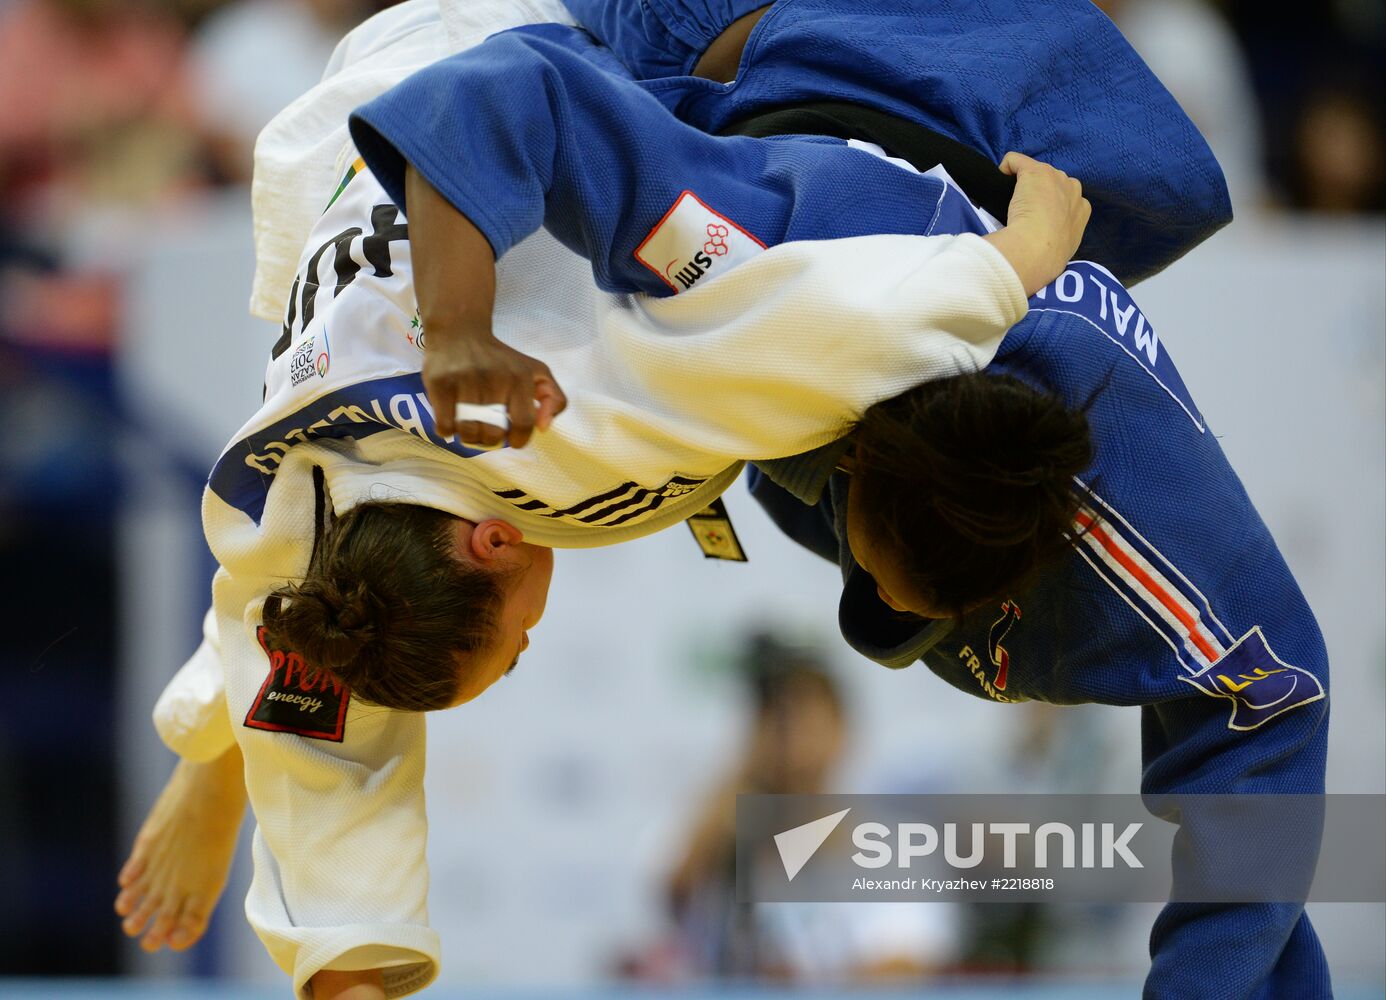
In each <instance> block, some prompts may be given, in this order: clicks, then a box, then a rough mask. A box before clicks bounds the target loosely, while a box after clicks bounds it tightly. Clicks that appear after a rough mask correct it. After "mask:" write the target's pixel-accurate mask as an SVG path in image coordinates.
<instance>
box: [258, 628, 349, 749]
mask: <svg viewBox="0 0 1386 1000" xmlns="http://www.w3.org/2000/svg"><path fill="white" fill-rule="evenodd" d="M255 638H256V639H258V640H259V642H260V647H261V648H262V649H264V651H265V655H266V656H268V657H269V664H270V671H269V676H268V677H266V678H265V683H264V684H262V685H261V686H260V693H259V694H258V695H256V696H255V703H254V704H252V705H251V706H250V711H249V712H248V713H247V714H246V717H245V724H246V725H247V726H248V727H250V728H251V729H266V730H269V731H270V732H274V733H296V734H297V735H299V736H307V737H310V738H311V739H315V740H331V741H332V742H333V743H340V742H342V735H343V734H344V733H345V732H346V713H347V705H348V703H349V702H350V701H351V689H350V688H348V687H347V686H346V685H345V684H343V683H342V682H341V681H339V680H338V679H337V678H336V677H334V676H332V674H331V673H329V672H328V671H326V670H319V669H318V668H317V667H314V666H310V665H309V664H307V663H305V662H304V660H303V657H302V656H300V655H299V654H298V653H294V652H291V651H288V650H283V649H272V648H271V647H270V644H269V640H268V639H267V638H266V636H265V627H264V626H263V625H261V626H260V627H259V628H258V629H256V630H255Z"/></svg>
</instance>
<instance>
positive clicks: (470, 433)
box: [457, 420, 505, 448]
mask: <svg viewBox="0 0 1386 1000" xmlns="http://www.w3.org/2000/svg"><path fill="white" fill-rule="evenodd" d="M457 440H458V441H460V442H461V443H462V444H466V445H471V446H473V447H480V448H495V447H497V446H499V445H501V444H504V443H505V429H504V428H502V427H497V426H496V425H495V424H488V423H485V422H484V421H481V420H463V421H462V422H461V423H459V424H458V425H457Z"/></svg>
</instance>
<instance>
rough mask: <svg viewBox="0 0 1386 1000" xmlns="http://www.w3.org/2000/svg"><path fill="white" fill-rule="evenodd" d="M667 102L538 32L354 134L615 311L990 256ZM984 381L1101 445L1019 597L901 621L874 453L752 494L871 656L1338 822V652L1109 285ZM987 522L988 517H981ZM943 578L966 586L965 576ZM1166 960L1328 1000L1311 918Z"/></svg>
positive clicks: (830, 175) (827, 168) (1094, 271)
mask: <svg viewBox="0 0 1386 1000" xmlns="http://www.w3.org/2000/svg"><path fill="white" fill-rule="evenodd" d="M655 89H657V88H655ZM650 91H651V88H650V86H649V85H645V86H642V85H640V84H638V83H636V82H634V81H632V80H631V79H630V77H629V72H628V70H626V69H625V67H624V66H622V65H620V64H619V63H617V62H616V61H615V60H614V59H613V57H612V56H611V55H610V53H609V52H607V51H606V50H605V49H601V48H598V47H594V46H593V45H592V44H591V42H590V40H589V39H587V38H586V37H585V36H583V35H581V34H580V33H576V32H573V31H571V30H568V29H561V28H558V27H556V26H546V27H537V28H526V29H519V30H517V31H515V32H510V33H506V34H503V35H499V36H496V37H495V38H493V39H491V40H490V41H488V42H487V43H486V44H485V45H483V46H480V47H478V48H477V49H474V50H471V51H469V52H467V53H464V54H462V55H460V56H457V57H454V58H452V59H449V60H445V61H444V62H441V63H439V64H436V65H435V66H434V67H431V68H430V69H427V70H425V71H423V72H422V73H420V74H418V75H417V76H415V77H412V78H411V79H410V80H408V81H406V82H405V83H404V84H402V85H401V86H399V87H397V88H396V89H395V90H393V91H391V92H390V93H388V94H386V95H385V96H383V97H381V98H379V99H378V100H376V101H374V102H372V103H371V104H369V105H367V106H365V107H364V108H363V109H361V110H360V111H359V112H358V113H357V115H356V116H355V117H354V118H353V123H352V130H353V136H354V138H355V140H356V142H357V145H358V147H359V149H360V151H361V153H362V155H363V156H364V157H365V159H366V160H367V162H368V164H369V165H370V167H371V169H372V170H373V171H374V172H375V173H376V174H377V175H378V176H379V178H380V179H381V181H382V183H383V185H384V186H385V188H386V190H387V191H388V192H389V193H390V195H391V196H392V197H393V198H395V199H397V200H399V202H400V204H401V205H403V204H404V197H405V178H406V171H407V168H408V166H410V165H412V167H413V168H414V169H415V170H417V172H418V173H419V174H420V175H422V176H423V177H424V178H425V179H426V180H427V182H428V183H429V184H430V185H431V186H432V187H433V188H434V189H436V191H437V192H439V193H441V194H442V195H443V196H444V197H445V198H446V199H447V201H448V202H450V203H451V204H452V205H453V206H454V207H455V208H456V209H457V210H458V211H460V212H461V213H462V214H463V215H464V216H466V217H467V218H468V219H469V220H470V221H471V223H473V224H474V225H475V227H476V228H477V229H478V230H480V231H481V232H482V233H483V234H484V235H485V237H486V239H487V240H488V241H489V242H490V244H491V248H492V249H493V250H494V253H495V255H496V256H497V257H499V256H502V255H504V254H505V253H506V252H507V250H508V249H509V248H510V247H512V246H514V245H515V243H516V242H518V241H519V240H520V239H522V238H523V237H524V236H525V235H527V234H528V233H530V232H532V231H533V230H534V229H536V228H537V227H538V226H540V225H544V226H546V227H547V228H548V229H549V230H550V231H551V232H552V233H553V234H554V235H555V236H557V237H558V238H559V239H560V240H561V241H563V242H564V243H565V244H567V245H568V246H569V247H571V248H572V249H574V250H575V251H577V252H579V253H581V254H583V255H585V256H586V257H588V258H589V259H590V260H591V262H592V267H593V272H594V276H595V278H596V280H597V283H598V284H599V285H600V286H601V287H602V288H604V289H606V290H608V291H613V292H624V293H633V292H643V293H645V294H648V295H654V296H663V295H669V294H679V293H682V292H684V291H686V290H688V289H690V288H696V287H700V286H703V287H705V286H706V284H707V283H710V282H712V281H715V280H716V277H717V276H718V274H719V272H721V271H724V270H726V269H727V268H730V267H733V266H736V264H737V263H738V262H739V261H741V260H743V259H746V257H748V256H750V255H754V254H755V253H757V252H758V250H759V248H761V247H764V246H770V245H774V244H777V243H781V242H785V241H790V240H800V239H823V238H835V237H844V236H854V235H861V234H868V233H902V234H916V235H931V234H938V233H965V232H972V233H982V232H986V231H987V229H988V224H987V221H986V220H985V218H984V217H983V216H982V215H981V214H980V213H979V212H978V211H977V210H976V209H975V208H974V206H973V205H972V203H971V202H970V201H969V199H968V198H967V197H965V196H964V195H963V194H962V193H961V192H960V191H959V189H958V188H957V187H956V186H954V185H953V184H952V183H951V182H950V180H949V179H948V178H947V177H946V176H944V175H942V174H940V173H939V172H938V171H933V172H931V173H926V174H924V175H921V174H918V173H915V172H912V171H910V170H908V169H906V168H905V167H903V166H902V165H899V164H896V163H892V162H889V161H887V160H886V159H883V158H881V157H879V156H876V155H873V154H872V153H871V152H869V151H867V150H865V149H861V148H856V149H854V148H851V147H850V146H849V145H848V144H847V143H845V142H843V141H841V140H840V139H834V138H826V137H821V136H818V137H804V136H782V137H777V138H772V139H750V138H745V137H720V138H719V137H713V136H710V135H707V134H705V133H703V132H700V131H698V130H696V129H694V128H691V127H689V126H687V125H685V124H683V123H680V122H679V121H677V120H676V119H674V118H673V117H672V116H671V115H670V114H669V113H668V109H667V107H666V106H665V104H664V103H662V101H661V100H660V99H657V96H656V95H652V94H651V92H650ZM921 166H927V165H921ZM404 207H405V208H406V211H407V210H408V206H407V205H405V206H404ZM1163 210H1164V211H1173V209H1172V208H1171V207H1170V203H1169V202H1166V203H1165V208H1164V209H1163ZM1118 249H1120V250H1123V251H1126V252H1127V257H1126V258H1125V260H1124V261H1123V267H1122V270H1124V271H1126V272H1127V273H1129V274H1135V275H1137V276H1139V275H1140V274H1142V273H1146V272H1148V271H1149V270H1151V269H1152V268H1153V267H1156V266H1158V262H1157V261H1151V260H1147V261H1145V262H1144V263H1142V262H1141V261H1140V260H1139V259H1138V258H1139V256H1140V254H1139V252H1138V251H1139V250H1140V248H1133V247H1129V246H1126V245H1125V244H1122V245H1121V246H1120V247H1119V248H1118ZM1132 254H1134V255H1135V257H1136V258H1137V259H1135V260H1133V259H1132ZM844 334H845V335H850V331H844ZM430 339H431V338H430ZM824 363H825V364H831V359H830V358H825V359H824ZM985 377H986V378H991V379H1002V380H1005V382H1006V384H1007V385H1018V386H1020V387H1022V388H1027V391H1030V392H1034V393H1041V394H1050V395H1052V396H1053V397H1057V399H1058V400H1059V401H1061V403H1062V404H1063V408H1064V410H1065V412H1068V413H1085V416H1086V422H1087V426H1088V428H1089V430H1090V435H1091V445H1092V451H1091V455H1090V458H1089V459H1087V460H1085V462H1084V464H1083V466H1081V467H1080V468H1079V469H1077V470H1075V471H1076V472H1077V474H1076V475H1075V476H1074V477H1073V478H1072V481H1071V483H1069V481H1068V480H1067V479H1065V482H1066V483H1068V487H1067V488H1069V489H1071V490H1072V493H1073V494H1074V496H1075V497H1076V498H1077V502H1076V511H1075V513H1074V514H1073V516H1072V522H1071V523H1070V524H1069V525H1068V526H1067V528H1068V539H1069V541H1068V544H1066V545H1065V546H1064V547H1063V551H1062V555H1061V556H1060V557H1059V558H1058V559H1057V561H1054V562H1052V563H1050V564H1049V565H1047V566H1046V567H1045V568H1044V569H1043V570H1042V572H1040V573H1039V574H1038V575H1031V576H1028V577H1027V578H1026V579H1025V580H1024V581H1023V583H1021V584H1018V585H1017V586H1016V587H1015V588H1014V589H1010V588H1007V589H1005V590H1004V591H1002V592H999V593H991V594H988V596H987V598H986V599H985V600H982V601H976V602H970V603H969V605H968V606H966V607H952V608H950V609H939V610H940V613H937V614H911V613H901V611H900V608H902V607H903V608H905V609H906V612H909V611H921V610H923V611H927V610H930V609H928V608H920V607H919V605H920V603H921V602H920V601H918V600H912V599H910V597H908V596H903V595H905V593H906V591H905V589H904V588H905V587H906V586H908V584H904V585H902V584H900V583H899V581H902V580H906V581H908V580H909V579H911V577H910V576H909V573H908V572H906V568H902V567H901V566H900V565H899V564H898V558H899V553H898V552H895V551H892V548H891V546H890V545H889V544H887V543H886V542H885V541H884V540H883V536H880V535H878V534H875V533H874V532H875V529H876V527H877V526H876V525H875V524H873V522H872V521H871V520H870V518H866V517H864V515H863V513H862V508H863V505H866V504H867V502H868V501H867V498H865V497H863V496H862V495H860V494H861V493H862V489H863V488H862V487H861V486H860V485H859V484H860V483H861V482H864V481H865V480H866V478H867V477H868V474H869V473H868V470H867V469H866V468H865V465H864V463H866V462H867V461H868V459H869V455H868V458H866V459H864V458H863V457H862V445H861V438H860V435H861V434H862V433H864V429H863V431H860V432H858V437H857V438H856V439H853V438H851V437H849V438H848V439H844V441H842V442H839V443H837V444H836V445H832V446H828V447H827V448H825V449H822V450H820V451H819V452H815V453H810V454H807V455H803V456H799V457H798V458H797V459H793V460H787V461H784V462H778V463H771V464H767V465H766V466H765V467H764V468H762V469H760V470H759V471H758V472H757V474H756V475H755V476H753V478H752V484H751V485H752V491H753V493H754V494H755V495H756V497H757V499H758V500H759V501H760V502H761V503H762V504H763V505H764V506H765V508H766V509H767V510H768V511H769V512H770V514H771V516H772V517H773V518H774V519H775V520H776V522H777V523H778V524H779V525H780V526H781V527H782V528H783V529H784V530H785V531H786V532H787V533H788V534H789V535H791V537H793V538H795V539H796V540H797V541H799V542H800V543H801V544H803V545H805V546H806V547H808V548H809V549H811V550H812V551H814V552H816V553H818V554H819V555H821V556H823V557H824V558H826V559H829V560H830V561H833V562H836V563H838V564H839V566H840V567H841V570H842V572H843V578H844V589H843V596H842V600H841V605H840V622H841V626H842V630H843V634H844V636H845V637H846V638H847V640H848V642H849V643H850V644H851V645H852V646H853V647H854V648H855V649H857V650H858V651H859V652H861V653H862V654H863V655H865V656H867V657H868V658H870V659H873V660H875V661H876V662H878V663H881V664H883V665H886V666H889V667H904V666H908V665H910V664H912V663H913V662H915V661H916V660H923V661H924V663H925V664H927V666H928V667H929V668H930V669H931V670H933V671H934V672H935V673H937V674H938V675H939V676H940V677H942V678H943V679H944V680H945V681H947V682H948V683H950V684H952V685H954V686H955V687H958V688H960V689H962V690H964V691H968V692H970V693H972V694H975V695H977V696H978V697H982V698H987V699H991V700H995V701H1000V702H1017V701H1025V700H1032V699H1033V700H1040V701H1047V702H1051V703H1056V704H1077V703H1084V702H1097V703H1102V704H1112V705H1140V706H1142V753H1143V759H1144V765H1145V771H1144V777H1143V781H1142V791H1143V792H1145V793H1149V794H1152V795H1159V794H1165V793H1236V794H1256V793H1299V794H1321V793H1322V791H1323V782H1324V756H1325V748H1326V737H1327V718H1328V700H1327V682H1328V670H1327V659H1326V652H1325V649H1324V645H1323V640H1322V637H1321V635H1320V633H1319V629H1318V626H1317V624H1316V623H1315V620H1314V617H1313V614H1312V612H1311V611H1310V610H1309V608H1308V607H1307V605H1306V603H1305V601H1304V598H1303V596H1302V595H1301V593H1300V591H1299V588H1298V586H1297V585H1296V583H1295V581H1294V579H1293V577H1292V576H1291V574H1290V572H1289V570H1288V568H1287V567H1286V565H1285V563H1284V561H1283V559H1282V557H1281V556H1280V553H1279V551H1278V550H1277V548H1276V546H1275V543H1274V541H1273V539H1272V538H1271V536H1270V534H1269V532H1268V530H1267V529H1266V527H1265V525H1264V523H1263V522H1262V521H1261V518H1260V516H1259V515H1258V514H1257V512H1256V510H1255V508H1254V507H1253V505H1252V503H1251V501H1250V500H1249V498H1248V497H1247V495H1246V493H1245V491H1244V490H1243V488H1242V486H1241V484H1240V482H1239V481H1238V479H1237V477H1236V474H1235V473H1234V472H1233V471H1232V469H1231V468H1230V466H1229V465H1228V463H1227V461H1226V459H1225V457H1224V456H1223V454H1222V451H1221V449H1220V448H1219V446H1218V444H1217V441H1216V440H1215V439H1214V437H1213V435H1212V433H1211V432H1210V430H1209V428H1208V426H1207V423H1206V421H1205V420H1204V418H1203V416H1202V414H1201V412H1200V410H1199V408H1198V406H1197V404H1196V403H1195V401H1194V400H1193V399H1192V398H1191V396H1190V394H1189V392H1188V390H1187V388H1186V387H1185V386H1184V384H1183V381H1182V380H1181V378H1180V376H1179V373H1178V370H1177V368H1176V367H1175V365H1174V363H1173V360H1172V359H1171V358H1170V356H1169V354H1168V352H1167V351H1166V350H1165V348H1164V345H1163V344H1162V342H1161V341H1160V339H1159V337H1158V335H1157V333H1156V331H1155V328H1154V327H1153V326H1152V324H1151V322H1150V320H1149V319H1148V318H1147V317H1146V316H1145V315H1144V314H1143V313H1142V312H1141V311H1140V309H1139V307H1138V306H1137V305H1136V303H1135V302H1134V301H1133V300H1132V298H1131V296H1130V295H1129V294H1128V293H1127V291H1126V290H1125V288H1124V287H1123V286H1122V283H1121V282H1120V281H1119V280H1118V279H1117V278H1116V277H1115V276H1114V274H1113V270H1111V269H1109V268H1108V267H1105V266H1103V264H1102V263H1095V262H1088V261H1078V262H1074V263H1073V264H1072V265H1071V266H1070V267H1069V268H1068V269H1067V270H1066V271H1065V272H1064V273H1063V274H1062V275H1061V276H1060V277H1059V278H1058V280H1057V281H1055V282H1053V283H1052V284H1050V285H1049V286H1048V287H1046V288H1044V289H1042V290H1040V291H1039V292H1038V293H1037V294H1035V295H1034V296H1033V297H1032V298H1031V300H1030V310H1029V314H1028V316H1027V317H1026V318H1025V319H1024V320H1022V321H1021V322H1020V323H1018V324H1017V325H1016V326H1015V327H1014V328H1012V330H1011V331H1010V333H1009V334H1008V335H1007V336H1006V337H1005V339H1004V341H1003V342H1002V343H1001V345H1000V347H999V349H998V350H997V351H996V354H995V356H994V358H993V359H992V361H991V363H990V364H989V366H987V368H986V372H985ZM902 398H903V397H902ZM873 409H874V408H873ZM867 422H868V423H869V414H868V421H867ZM863 428H865V424H864V425H863ZM1024 430H1025V429H1024V428H1018V433H1019V432H1023V431H1024ZM854 443H855V444H856V445H857V459H858V462H859V463H860V464H859V465H858V466H857V469H856V473H855V475H848V474H847V473H845V472H843V471H840V470H839V465H840V464H842V462H843V458H844V455H845V454H846V453H847V452H848V451H849V449H850V448H851V447H852V446H853V444H854ZM1004 471H1005V470H1002V473H1003V474H1004ZM1028 474H1029V473H1027V475H1028ZM1034 475H1035V476H1036V477H1042V475H1043V472H1042V470H1041V471H1039V472H1036V473H1034ZM944 485H946V486H947V488H948V489H950V490H952V491H953V492H952V494H951V495H952V496H953V497H955V498H956V497H957V496H958V495H959V494H958V490H959V489H960V488H961V489H962V491H963V494H964V495H965V493H966V489H965V484H963V486H962V487H959V485H958V484H957V483H951V484H944ZM854 490H855V491H856V493H854ZM990 500H991V498H990V497H989V496H987V495H985V494H984V493H983V492H981V491H979V492H978V493H977V494H976V496H975V503H976V506H977V507H978V508H979V509H982V510H985V509H986V508H987V505H988V503H989V502H990ZM934 501H935V498H934V497H933V496H932V495H930V494H929V493H928V492H927V491H924V490H921V491H920V493H919V495H918V497H917V502H918V510H919V517H920V518H921V519H925V518H926V515H927V517H928V518H934V517H935V514H936V513H937V512H936V511H933V508H934V507H935V506H937V505H936V504H935V502H934ZM961 516H962V517H963V518H966V516H967V511H966V510H964V511H962V513H961ZM906 521H908V517H907V518H906ZM930 523H932V521H931V522H930ZM863 562H865V563H867V564H868V565H867V566H863V565H862V563H863ZM868 569H869V570H870V572H868ZM934 570H935V571H936V572H935V576H936V577H937V578H943V577H949V576H950V575H951V577H952V578H955V579H965V578H966V577H967V575H968V573H969V572H970V567H969V566H968V565H966V564H959V565H948V566H944V567H941V568H939V567H934ZM950 610H951V611H952V612H953V613H952V614H951V615H950V613H949V611H950ZM1197 833H1198V831H1197V830H1190V829H1189V828H1188V827H1187V826H1186V828H1185V831H1184V834H1183V836H1185V837H1186V838H1188V839H1189V841H1190V842H1192V843H1195V844H1196V843H1197ZM1151 953H1152V956H1153V965H1152V968H1151V971H1150V974H1149V977H1148V979H1147V984H1146V996H1148V997H1158V998H1183V997H1200V998H1202V997H1209V998H1213V997H1217V998H1223V997H1227V998H1231V997H1247V998H1253V997H1255V998H1280V997H1306V998H1309V997H1329V996H1331V989H1330V986H1329V975H1328V969H1327V966H1326V963H1325V960H1324V956H1323V952H1322V949H1321V947H1320V945H1319V942H1318V940H1317V938H1316V936H1315V934H1314V931H1313V929H1312V927H1311V926H1310V924H1309V922H1308V920H1307V918H1306V917H1305V916H1304V913H1303V906H1302V904H1301V903H1297V902H1287V903H1247V904H1236V905H1231V904H1203V903H1173V904H1170V905H1169V906H1167V907H1166V908H1165V909H1164V911H1163V912H1162V913H1161V915H1160V917H1159V918H1158V920H1157V922H1156V926H1155V928H1154V931H1153V933H1152V938H1151Z"/></svg>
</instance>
